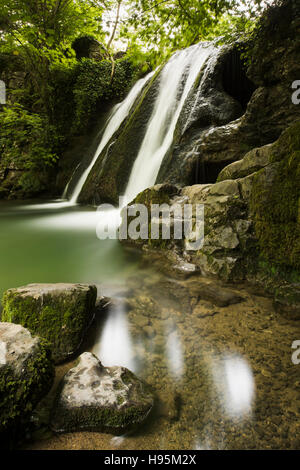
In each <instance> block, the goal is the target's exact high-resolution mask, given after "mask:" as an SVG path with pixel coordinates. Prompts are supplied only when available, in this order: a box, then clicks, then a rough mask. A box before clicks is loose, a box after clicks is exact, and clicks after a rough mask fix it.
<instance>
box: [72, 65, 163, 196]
mask: <svg viewBox="0 0 300 470" xmlns="http://www.w3.org/2000/svg"><path fill="white" fill-rule="evenodd" d="M153 74H154V72H151V73H149V74H148V75H146V77H144V78H142V79H140V80H138V82H137V83H136V84H135V85H134V87H133V88H132V89H131V91H130V92H129V94H128V95H127V97H126V98H125V100H124V101H123V102H122V103H119V104H117V105H116V106H115V107H114V109H113V110H112V113H111V115H110V117H109V119H108V121H107V124H106V127H105V130H104V133H103V136H102V139H101V142H100V144H99V146H98V148H97V150H96V152H95V154H94V157H93V159H92V161H91V163H90V164H89V166H88V167H87V168H86V169H85V170H84V172H83V173H82V175H81V177H80V179H79V181H78V182H77V184H76V186H75V188H74V190H73V193H72V194H71V197H70V202H69V203H70V205H73V204H76V203H77V199H78V197H79V195H80V193H81V191H82V188H83V186H84V184H85V182H86V180H87V178H88V176H89V174H90V172H91V170H92V168H93V167H94V165H95V163H96V161H97V159H98V157H99V155H100V154H101V152H102V151H103V149H104V148H105V147H106V145H107V144H108V142H109V141H110V139H111V138H112V136H113V135H114V134H115V132H116V131H117V130H118V129H119V127H120V126H121V124H122V122H123V121H124V120H125V118H126V117H127V116H128V114H129V112H130V110H131V108H132V106H133V105H134V102H135V100H136V99H137V97H138V96H139V94H140V93H141V91H142V89H143V87H144V86H145V84H146V83H147V82H148V81H149V80H150V78H151V77H152V76H153ZM69 183H70V182H69ZM69 183H68V185H69ZM68 185H67V186H68ZM65 192H66V190H65ZM65 192H64V194H65Z"/></svg>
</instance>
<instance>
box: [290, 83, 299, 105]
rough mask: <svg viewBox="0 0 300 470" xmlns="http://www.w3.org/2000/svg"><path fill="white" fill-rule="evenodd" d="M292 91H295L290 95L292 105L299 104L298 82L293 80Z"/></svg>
mask: <svg viewBox="0 0 300 470" xmlns="http://www.w3.org/2000/svg"><path fill="white" fill-rule="evenodd" d="M292 89H293V90H295V91H294V93H293V94H292V103H293V104H300V80H295V81H294V82H293V83H292Z"/></svg>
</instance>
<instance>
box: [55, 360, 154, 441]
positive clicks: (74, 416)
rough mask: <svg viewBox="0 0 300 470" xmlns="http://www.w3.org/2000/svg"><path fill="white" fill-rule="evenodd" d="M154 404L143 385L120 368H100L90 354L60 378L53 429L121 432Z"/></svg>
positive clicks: (140, 420) (135, 424) (145, 414)
mask: <svg viewBox="0 0 300 470" xmlns="http://www.w3.org/2000/svg"><path fill="white" fill-rule="evenodd" d="M153 404H154V399H153V396H152V393H151V392H150V391H149V389H148V387H147V385H146V384H144V383H143V382H142V381H141V380H140V379H138V378H137V377H136V376H135V375H134V374H133V373H132V372H130V371H129V370H128V369H126V368H124V367H109V368H108V367H104V366H103V365H102V364H101V362H100V361H99V360H98V359H97V358H96V356H94V355H93V354H91V353H83V354H82V355H81V356H80V357H79V363H78V365H77V366H75V367H74V368H73V369H71V370H70V371H69V372H68V373H67V374H66V375H65V377H64V379H63V381H62V384H61V391H60V393H59V395H58V397H57V402H56V404H55V406H54V410H53V416H52V421H51V422H52V428H53V430H54V431H56V432H74V431H80V430H89V431H101V432H110V433H115V434H122V433H124V432H125V431H127V430H129V429H132V428H134V427H135V426H137V425H139V424H140V423H142V422H143V421H144V420H145V419H146V417H147V416H148V414H149V413H150V411H151V409H152V407H153Z"/></svg>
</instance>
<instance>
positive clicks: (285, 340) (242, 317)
mask: <svg viewBox="0 0 300 470" xmlns="http://www.w3.org/2000/svg"><path fill="white" fill-rule="evenodd" d="M99 216H101V215H99V214H97V213H96V212H95V210H94V209H93V208H89V207H79V206H76V207H66V206H64V205H63V204H61V205H60V206H58V205H54V206H53V205H48V206H44V205H41V206H37V205H35V206H31V205H28V204H26V206H25V205H24V204H23V205H22V204H16V203H13V204H12V203H5V204H3V203H2V204H1V206H0V224H1V231H0V262H1V265H0V266H1V268H0V291H1V292H3V291H4V290H5V289H7V288H9V287H16V286H20V285H24V284H27V283H30V282H93V283H96V284H97V286H98V288H99V294H100V295H107V296H110V297H111V298H112V303H111V304H110V305H109V307H108V308H107V310H106V311H105V312H102V313H101V312H100V313H99V314H98V316H96V318H95V321H94V324H93V326H92V328H91V329H90V332H89V334H88V336H87V338H86V341H85V343H84V344H83V346H82V351H81V352H83V351H87V350H88V351H92V352H93V353H94V354H96V355H97V356H98V357H99V359H100V360H101V361H102V363H103V364H104V365H105V366H112V365H123V366H126V367H128V368H130V369H131V370H132V371H134V372H135V373H136V374H138V375H139V376H140V377H141V378H143V379H144V380H145V381H146V382H147V383H149V384H150V386H152V388H153V390H154V392H155V396H156V406H155V409H154V411H153V414H152V416H150V418H149V420H148V421H147V422H146V423H145V424H144V425H143V426H142V427H141V428H140V429H139V430H138V432H136V433H135V434H129V435H125V436H120V437H113V436H111V435H108V434H101V433H96V432H93V433H87V432H78V433H71V434H64V435H60V436H56V435H54V434H51V433H50V434H49V432H48V431H47V430H46V431H45V429H44V431H45V432H44V431H43V432H42V433H36V434H33V440H32V441H31V442H29V443H27V444H26V445H25V447H26V448H29V449H297V448H299V447H300V393H299V392H300V378H299V373H300V364H299V365H298V364H295V363H293V361H292V355H293V352H294V350H293V349H292V343H293V342H294V341H295V340H300V325H299V322H296V321H294V322H293V321H288V320H286V319H284V318H282V317H280V316H279V315H277V314H276V312H275V311H274V309H273V306H272V300H271V299H269V298H266V297H263V296H261V295H258V293H256V292H255V290H253V289H252V290H250V289H249V288H248V287H247V286H243V285H241V286H233V289H235V290H236V291H237V293H238V294H239V295H240V296H241V298H242V300H241V302H239V303H237V304H235V305H229V306H227V307H217V306H216V305H214V304H212V303H209V302H207V301H204V300H203V299H202V298H201V295H200V292H199V293H198V292H197V289H195V282H196V285H197V277H194V278H192V282H190V281H191V280H189V279H187V280H181V281H179V280H173V279H169V278H166V277H165V276H163V275H162V274H160V273H159V272H156V271H155V270H154V269H151V270H150V269H149V268H146V267H143V266H142V265H141V264H140V260H139V258H138V257H136V256H135V255H133V253H132V252H127V251H125V250H124V249H123V248H122V247H121V246H120V244H119V243H118V242H116V241H114V240H106V241H103V240H102V241H100V240H99V239H98V238H97V236H96V227H97V223H98V220H99ZM199 281H200V282H202V283H203V281H204V280H203V279H199ZM218 288H222V286H221V285H216V289H218ZM72 365H73V363H72V362H71V363H69V364H64V365H62V366H59V367H57V369H56V380H55V385H54V387H53V389H52V391H51V393H50V395H49V396H48V397H46V399H45V400H43V401H42V402H41V404H40V405H39V408H38V410H37V412H36V416H37V419H40V418H38V416H40V415H41V416H45V413H46V414H47V410H48V411H49V410H50V409H51V406H52V402H53V398H54V397H55V393H56V387H57V385H58V383H59V381H60V379H61V378H62V377H63V375H64V373H66V372H67V371H68V370H69V369H70V367H72ZM45 410H46V411H45ZM42 427H43V426H42Z"/></svg>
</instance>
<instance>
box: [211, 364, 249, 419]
mask: <svg viewBox="0 0 300 470" xmlns="http://www.w3.org/2000/svg"><path fill="white" fill-rule="evenodd" d="M213 375H214V379H215V384H216V386H217V389H218V391H219V395H220V399H221V402H222V404H223V405H224V407H225V413H226V414H227V415H228V416H229V417H232V418H245V417H247V416H250V415H251V411H252V405H253V402H254V398H255V382H254V378H253V373H252V370H251V367H250V366H249V364H248V362H247V361H246V360H245V359H244V358H243V357H241V356H239V355H227V356H224V357H223V358H222V359H221V363H219V364H218V365H217V366H216V367H215V369H214V371H213Z"/></svg>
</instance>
